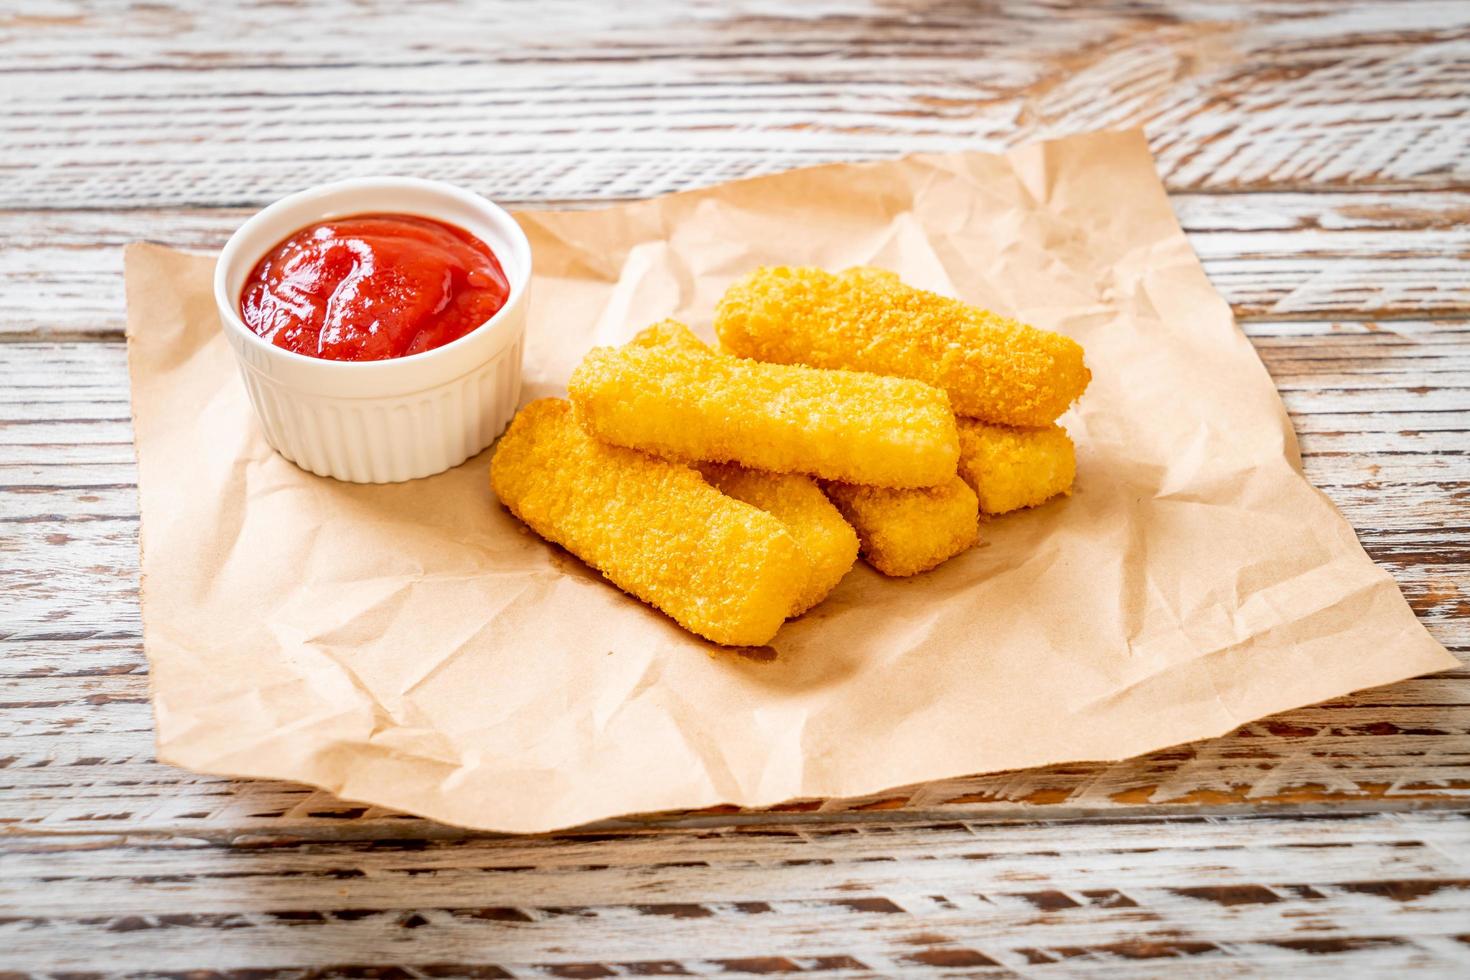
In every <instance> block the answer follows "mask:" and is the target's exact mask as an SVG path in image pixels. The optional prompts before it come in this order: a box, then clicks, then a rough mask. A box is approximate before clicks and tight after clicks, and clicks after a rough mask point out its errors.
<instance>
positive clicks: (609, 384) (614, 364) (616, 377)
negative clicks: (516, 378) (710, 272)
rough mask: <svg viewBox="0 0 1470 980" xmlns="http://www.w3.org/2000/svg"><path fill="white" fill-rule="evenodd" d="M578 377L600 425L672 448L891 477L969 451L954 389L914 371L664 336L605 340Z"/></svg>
mask: <svg viewBox="0 0 1470 980" xmlns="http://www.w3.org/2000/svg"><path fill="white" fill-rule="evenodd" d="M657 329H658V330H661V331H664V332H673V333H677V332H678V331H679V330H683V331H685V332H686V333H687V329H688V328H685V327H682V326H681V325H678V324H671V323H665V324H661V325H659V327H658V328H657ZM694 344H695V345H698V344H699V342H698V340H697V339H696V340H695V341H694ZM568 388H569V390H570V392H571V397H572V403H573V404H574V405H575V406H576V411H577V419H578V421H580V422H581V423H582V424H583V425H584V426H585V427H586V428H587V430H588V431H589V432H591V433H592V434H593V435H595V436H597V437H598V438H599V439H601V440H603V441H604V442H610V443H613V444H614V445H619V446H626V447H628V448H630V449H641V450H643V451H645V452H650V453H654V454H656V455H659V456H663V457H666V458H669V459H680V460H688V461H691V462H695V461H699V462H713V463H739V464H741V465H742V466H747V467H750V468H751V469H758V470H768V471H770V472H772V473H806V474H810V475H812V476H819V477H822V478H824V479H829V480H842V481H845V482H849V483H865V484H870V485H872V486H881V487H928V486H936V485H938V484H940V483H943V482H945V481H946V480H948V479H950V478H951V477H953V476H954V474H955V468H956V466H957V465H958V463H959V435H958V433H957V431H956V429H955V422H954V413H953V412H951V411H950V408H949V398H948V396H946V395H945V393H944V392H942V391H940V390H939V389H938V388H933V387H931V386H929V385H926V384H923V383H922V382H918V381H912V380H909V379H906V378H882V377H878V376H877V375H871V374H860V373H857V372H854V371H824V370H819V369H816V368H808V367H794V366H787V365H780V364H762V363H759V362H757V361H750V360H745V359H743V358H739V357H731V356H730V355H728V354H720V353H716V352H714V351H711V350H709V349H708V348H704V347H703V345H699V346H694V345H686V344H682V343H670V342H667V341H666V340H659V341H656V342H653V343H648V344H643V343H640V342H638V341H635V342H634V343H632V344H629V345H628V346H626V347H622V348H609V347H598V348H594V349H593V350H592V351H591V352H589V353H588V355H587V356H586V358H584V359H583V361H582V363H581V364H580V365H579V366H578V367H577V370H576V371H574V372H572V377H571V381H570V382H569V384H568Z"/></svg>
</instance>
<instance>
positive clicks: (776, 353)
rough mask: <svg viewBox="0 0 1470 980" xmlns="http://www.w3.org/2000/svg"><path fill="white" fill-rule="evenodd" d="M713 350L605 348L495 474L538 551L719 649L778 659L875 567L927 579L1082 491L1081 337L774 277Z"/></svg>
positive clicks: (691, 341)
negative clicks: (799, 631) (537, 539)
mask: <svg viewBox="0 0 1470 980" xmlns="http://www.w3.org/2000/svg"><path fill="white" fill-rule="evenodd" d="M715 331H716V333H717V334H718V335H719V338H720V344H721V347H722V348H723V351H715V350H713V349H711V348H710V347H709V346H708V345H706V344H705V343H704V342H702V341H701V340H699V338H697V337H696V336H695V335H694V334H693V333H692V332H690V330H689V329H688V328H687V327H685V326H684V325H683V324H680V323H676V322H674V321H665V322H663V323H659V324H655V325H654V326H652V327H649V328H648V329H646V330H644V331H643V332H642V333H640V334H638V336H637V337H635V338H634V339H633V341H632V342H631V343H629V344H627V345H625V346H623V347H620V348H607V347H600V348H595V349H594V350H592V351H591V352H590V353H588V354H587V356H586V358H585V359H584V360H583V361H582V364H581V365H580V366H579V367H578V368H577V370H576V371H575V372H574V373H573V374H572V378H571V381H570V383H569V385H568V388H569V392H570V396H571V400H570V401H569V402H568V401H563V400H560V399H543V400H541V401H538V402H533V403H532V404H530V405H528V406H526V407H525V408H524V409H522V410H521V412H520V414H518V415H517V416H516V418H515V420H514V421H513V422H512V423H511V425H510V428H509V429H508V430H507V431H506V434H505V435H504V436H503V437H502V439H501V441H500V445H499V447H498V448H497V450H496V453H495V458H494V460H493V462H492V465H491V483H492V485H493V487H494V489H495V492H496V494H497V495H498V496H499V498H500V500H501V501H502V502H503V503H504V504H505V505H506V506H507V507H509V508H510V510H511V511H512V512H513V513H515V514H516V516H518V517H519V518H520V519H521V520H522V521H524V522H525V523H526V524H528V525H529V526H530V527H531V528H532V529H533V530H535V531H536V532H537V533H539V534H540V535H542V536H543V537H545V538H547V539H548V540H551V541H554V542H556V543H558V544H560V545H562V546H563V547H565V548H567V549H568V550H569V551H571V552H572V553H573V554H576V555H577V556H578V557H580V558H582V559H583V560H584V561H586V562H588V563H589V564H591V565H593V566H594V567H596V568H597V569H599V570H600V571H601V572H602V573H603V574H604V575H605V576H606V577H607V578H608V579H609V580H610V581H612V582H613V583H614V584H616V585H618V586H619V587H620V588H622V589H624V590H625V591H627V592H629V593H631V594H633V595H635V596H637V597H639V598H640V599H643V600H644V601H646V602H648V603H650V604H652V605H654V606H656V607H657V608H659V609H661V610H663V611H664V612H665V613H667V614H668V615H669V616H671V617H672V618H673V619H674V620H675V621H677V622H678V623H679V624H680V625H682V626H683V627H685V628H686V629H688V630H690V631H692V632H694V633H697V634H699V635H700V636H703V637H705V638H706V639H709V640H712V641H714V642H716V643H721V644H728V645H742V646H744V645H761V644H764V643H767V642H769V641H770V639H771V638H772V637H773V636H775V634H776V631H777V630H778V629H779V628H780V627H781V624H782V623H783V622H785V620H786V619H787V618H789V617H791V616H796V615H800V614H801V613H803V612H805V611H806V610H808V609H810V608H811V607H812V606H814V605H816V604H817V603H818V602H820V601H821V600H822V599H823V598H824V597H825V596H826V595H827V593H828V592H830V591H831V590H832V589H833V588H834V587H835V586H836V585H837V582H838V581H839V580H840V579H841V578H842V576H843V575H844V574H846V572H847V571H848V569H850V568H851V566H852V565H853V563H854V562H855V561H856V559H857V556H858V554H859V552H861V554H862V556H863V557H864V558H865V559H866V560H867V562H868V563H869V564H870V565H872V566H873V567H874V568H875V569H877V570H878V571H880V572H882V573H884V574H886V575H894V576H906V575H915V574H918V573H920V572H924V571H927V570H929V569H931V568H934V567H935V566H936V565H939V564H940V563H942V562H944V561H946V560H947V559H949V558H951V557H953V556H954V555H956V554H959V553H960V552H962V551H965V550H966V549H968V548H969V547H971V546H972V545H973V544H974V543H975V541H976V539H977V537H978V534H979V526H980V515H981V514H982V513H983V514H990V515H994V514H1003V513H1006V512H1008V511H1012V510H1017V509H1020V508H1023V507H1031V506H1035V505H1036V504H1040V503H1043V502H1044V501H1046V500H1049V499H1050V498H1052V497H1054V496H1056V495H1058V494H1062V493H1067V492H1068V491H1069V490H1070V489H1071V485H1072V480H1073V478H1074V476H1075V473H1076V457H1075V452H1074V449H1073V445H1072V441H1071V439H1070V438H1069V437H1068V435H1067V433H1066V432H1065V431H1064V430H1063V429H1062V428H1061V427H1060V426H1058V425H1057V424H1056V418H1057V417H1058V416H1059V415H1061V413H1062V412H1064V411H1065V410H1066V409H1067V407H1068V406H1069V405H1070V404H1071V403H1072V402H1073V401H1074V400H1075V399H1076V398H1077V397H1078V396H1079V395H1081V393H1082V391H1083V390H1084V389H1085V388H1086V387H1087V383H1088V381H1089V380H1090V374H1089V372H1088V370H1087V368H1086V366H1085V365H1084V364H1083V360H1082V348H1081V347H1080V346H1079V345H1078V344H1077V343H1076V342H1075V341H1072V340H1070V339H1068V338H1066V337H1063V336H1061V335H1059V334H1054V333H1048V332H1046V331H1043V330H1038V329H1036V328H1034V327H1028V326H1026V325H1024V324H1021V323H1017V322H1016V321H1014V320H1009V319H1006V318H1004V317H1000V316H997V315H995V314H993V313H989V312H987V311H985V310H980V309H977V308H975V307H971V306H968V305H966V304H964V303H962V302H960V301H958V300H954V299H949V298H946V297H943V296H939V295H936V294H934V293H929V292H925V291H923V290H919V289H914V288H912V287H910V286H906V285H904V284H903V283H902V282H901V281H900V280H899V279H898V277H897V276H896V275H894V274H892V273H890V272H884V271H882V270H878V269H866V268H858V269H849V270H847V271H846V272H843V273H840V274H833V273H828V272H824V271H822V270H820V269H809V268H799V269H791V268H775V269H758V270H757V271H755V272H754V273H752V274H751V275H750V276H748V277H747V278H746V279H744V280H742V281H740V282H738V283H736V284H735V285H734V286H732V287H731V288H730V289H729V291H728V292H727V293H726V294H725V296H724V298H723V299H722V300H721V301H720V304H719V308H718V310H717V312H716V317H715Z"/></svg>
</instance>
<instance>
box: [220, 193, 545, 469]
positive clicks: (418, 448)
mask: <svg viewBox="0 0 1470 980" xmlns="http://www.w3.org/2000/svg"><path fill="white" fill-rule="evenodd" d="M370 212H378V213H383V212H396V213H401V214H415V215H421V216H423V217H426V218H435V219H438V220H440V221H446V222H448V223H450V224H453V225H458V226H459V227H460V228H463V229H464V230H466V231H468V232H469V233H470V234H472V235H474V236H476V237H477V238H479V239H480V240H481V241H483V242H485V243H486V244H487V245H489V246H490V248H491V249H492V250H493V251H494V252H495V255H496V258H498V259H499V260H500V264H501V267H502V268H503V269H504V270H505V274H506V278H507V279H508V280H509V281H510V296H509V298H508V299H507V301H506V304H505V306H504V307H503V308H502V309H501V310H500V311H499V312H498V313H496V314H495V316H493V317H491V318H490V319H489V320H487V321H486V322H485V323H483V324H482V325H480V326H479V327H477V328H476V329H474V330H472V331H470V332H469V333H467V334H465V335H464V336H463V337H461V338H459V339H458V340H456V341H454V342H452V343H448V344H445V345H444V346H443V347H437V348H435V349H434V350H430V351H425V352H423V353H422V354H414V355H412V356H409V357H399V358H390V359H388V360H382V361H361V362H348V361H329V360H323V359H321V358H315V357H307V356H306V355H304V354H296V353H293V352H291V351H288V350H283V349H282V348H280V347H277V346H275V345H274V344H271V343H269V342H267V341H265V340H263V339H261V338H260V337H258V336H256V335H255V333H254V332H253V331H251V330H250V329H249V328H248V327H246V326H245V324H244V322H243V321H242V320H241V319H240V290H241V288H242V287H243V286H244V284H245V279H246V277H248V276H249V275H250V272H251V270H252V269H254V268H255V265H256V263H257V262H259V261H260V259H261V257H262V256H264V255H265V254H266V252H268V251H269V250H270V249H271V248H272V247H274V246H275V245H276V244H277V243H279V242H280V241H281V240H282V239H284V238H285V237H286V236H287V235H290V234H291V233H292V232H294V231H296V230H298V229H300V228H303V227H305V226H306V225H310V224H314V223H316V222H319V221H327V220H330V219H332V218H343V217H348V216H350V215H354V214H366V213H370ZM530 282H531V245H530V243H529V242H527V241H526V235H525V233H524V232H522V231H521V229H520V226H519V225H517V224H516V222H515V219H513V218H512V217H511V216H510V215H509V214H507V213H506V212H505V211H504V210H502V209H501V208H499V207H497V206H496V205H494V204H492V203H490V202H489V201H487V200H486V199H485V198H483V197H481V196H480V195H478V194H472V193H470V192H469V191H465V190H461V189H459V188H457V187H453V186H451V185H449V184H442V183H439V182H437V181H431V180H416V179H413V178H407V177H365V178H361V179H357V180H343V181H339V182H337V183H332V184H324V185H322V186H320V187H315V188H312V189H310V190H305V191H302V192H300V193H299V194H292V195H291V196H290V197H287V198H283V199H282V200H280V201H277V202H276V203H275V204H272V205H271V206H270V207H268V208H266V209H265V210H263V211H261V212H260V213H259V214H257V215H255V216H254V217H252V218H251V219H250V220H249V221H246V222H245V224H243V225H241V226H240V230H239V231H237V232H235V234H234V235H233V236H231V238H230V240H229V242H228V243H227V244H226V245H225V248H224V251H223V252H221V253H220V257H219V262H218V263H217V264H216V266H215V270H214V301H215V304H216V305H217V306H218V307H219V317H220V322H221V323H222V324H223V326H224V331H225V337H226V339H228V340H229V342H230V346H231V348H233V349H234V351H235V356H236V359H237V360H238V362H239V364H240V376H241V377H242V378H243V379H244V381H245V390H246V391H247V392H248V393H249V395H250V402H251V404H252V405H254V406H255V413H256V415H257V416H258V417H259V418H260V424H261V426H262V427H263V428H264V429H265V437H266V439H267V440H268V441H269V442H270V444H271V445H272V446H274V447H275V448H276V450H277V451H278V452H279V453H280V454H281V455H282V456H285V457H286V458H287V459H289V460H291V461H292V462H293V463H295V464H296V465H297V466H300V467H301V468H302V469H306V470H310V471H311V472H313V473H316V474H318V475H319V476H331V477H336V478H337V479H339V480H347V481H350V482H352V483H396V482H398V481H400V480H412V479H415V478H417V477H421V476H431V475H433V474H435V473H439V472H442V471H444V470H447V469H449V468H450V467H451V466H458V465H459V464H460V463H462V462H464V461H465V460H466V459H468V458H469V457H471V456H473V455H475V454H476V453H478V452H479V451H480V450H482V449H484V448H485V447H486V446H488V445H490V443H491V442H493V441H494V440H495V437H496V436H498V435H500V433H501V431H502V430H503V429H504V428H505V426H506V424H507V423H509V422H510V417H511V415H513V414H514V413H515V408H516V403H517V401H518V400H519V398H520V390H521V352H522V349H523V347H524V343H523V338H524V336H525V332H526V293H527V290H528V289H529V287H530Z"/></svg>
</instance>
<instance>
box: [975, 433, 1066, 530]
mask: <svg viewBox="0 0 1470 980" xmlns="http://www.w3.org/2000/svg"><path fill="white" fill-rule="evenodd" d="M958 421H959V426H960V476H961V477H962V478H963V479H964V481H965V482H966V483H968V484H969V485H970V488H971V489H972V490H974V491H975V494H976V496H978V497H979V498H980V509H981V510H982V511H984V512H985V513H987V514H1004V513H1007V512H1008V511H1013V510H1020V509H1021V508H1022V507H1035V506H1036V505H1037V504H1041V503H1045V502H1046V501H1048V500H1050V499H1051V498H1053V497H1055V496H1056V495H1057V494H1060V493H1068V492H1070V491H1071V489H1072V480H1073V478H1074V477H1076V475H1077V451H1076V449H1075V448H1074V447H1073V445H1072V439H1071V437H1070V436H1068V435H1067V430H1066V429H1063V428H1062V427H1061V426H1060V425H1049V426H1047V427H1046V428H1044V429H1015V428H1011V427H1009V426H1004V425H990V424H989V423H986V422H980V421H977V420H975V419H959V420H958Z"/></svg>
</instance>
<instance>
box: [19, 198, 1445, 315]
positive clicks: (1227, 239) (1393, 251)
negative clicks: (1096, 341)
mask: <svg viewBox="0 0 1470 980" xmlns="http://www.w3.org/2000/svg"><path fill="white" fill-rule="evenodd" d="M528 203H529V204H530V205H531V206H540V205H541V203H543V202H528ZM552 203H556V204H562V203H564V202H552ZM1173 204H1174V208H1175V210H1176V212H1177V214H1178V216H1179V220H1180V223H1181V224H1182V225H1183V227H1184V229H1185V233H1186V234H1187V235H1188V237H1189V240H1190V244H1191V245H1193V246H1194V248H1195V251H1196V252H1198V253H1199V255H1200V258H1201V259H1202V260H1203V262H1204V266H1205V271H1206V273H1208V274H1209V276H1210V279H1211V281H1212V282H1213V283H1214V284H1215V286H1216V287H1217V288H1218V289H1219V290H1220V292H1221V293H1222V294H1223V295H1224V296H1225V298H1226V299H1227V300H1228V301H1229V302H1230V303H1231V304H1232V306H1233V307H1234V309H1235V312H1236V315H1237V316H1238V317H1240V318H1241V319H1246V320H1251V319H1265V318H1270V319H1278V320H1279V319H1286V318H1293V317H1341V316H1345V315H1346V316H1352V317H1355V318H1360V317H1376V318H1380V319H1401V318H1414V319H1424V318H1432V317H1437V316H1459V315H1463V314H1466V313H1470V264H1467V262H1466V260H1465V257H1466V256H1467V255H1470V192H1466V191H1445V192H1435V193H1422V194H1414V195H1412V196H1408V197H1406V196H1404V195H1402V194H1397V193H1384V192H1363V193H1321V194H1301V193H1273V194H1240V195H1235V194H1181V195H1175V196H1174V198H1173ZM250 213H251V212H250V211H249V210H248V209H238V208H220V209H192V210H155V209H140V210H135V211H104V212H96V211H12V212H0V242H3V243H4V245H3V247H0V291H3V294H4V295H5V296H6V299H7V311H6V315H5V316H4V317H3V318H0V336H4V335H8V336H36V335H42V336H48V337H57V338H73V337H98V338H108V339H117V338H119V337H121V336H122V329H123V324H124V322H125V313H124V309H123V299H122V297H123V286H122V246H123V245H125V244H127V243H128V242H130V241H140V240H148V241H155V242H159V243H161V244H165V245H171V246H174V247H176V248H185V249H193V250H201V251H209V250H216V249H218V248H219V247H220V246H222V245H223V244H224V242H225V240H226V239H227V238H229V236H230V234H231V233H232V232H233V231H234V230H235V229H236V228H237V227H239V225H240V224H241V223H242V222H243V221H244V220H245V218H246V217H248V216H249V214H250ZM1409 243H1412V247H1411V248H1410V247H1406V246H1407V245H1408V244H1409Z"/></svg>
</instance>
